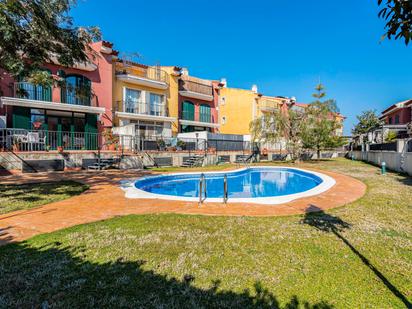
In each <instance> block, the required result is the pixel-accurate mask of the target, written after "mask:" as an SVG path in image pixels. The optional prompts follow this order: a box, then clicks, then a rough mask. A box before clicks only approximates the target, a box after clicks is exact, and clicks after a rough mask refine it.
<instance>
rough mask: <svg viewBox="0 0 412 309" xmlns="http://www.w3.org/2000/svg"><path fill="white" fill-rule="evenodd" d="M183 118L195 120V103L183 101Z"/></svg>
mask: <svg viewBox="0 0 412 309" xmlns="http://www.w3.org/2000/svg"><path fill="white" fill-rule="evenodd" d="M182 119H184V120H192V121H193V120H195V105H194V104H193V103H192V102H190V101H183V105H182Z"/></svg>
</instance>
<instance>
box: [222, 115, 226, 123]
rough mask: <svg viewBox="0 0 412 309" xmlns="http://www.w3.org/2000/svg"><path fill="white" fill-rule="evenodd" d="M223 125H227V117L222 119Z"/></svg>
mask: <svg viewBox="0 0 412 309" xmlns="http://www.w3.org/2000/svg"><path fill="white" fill-rule="evenodd" d="M222 124H226V116H223V117H222Z"/></svg>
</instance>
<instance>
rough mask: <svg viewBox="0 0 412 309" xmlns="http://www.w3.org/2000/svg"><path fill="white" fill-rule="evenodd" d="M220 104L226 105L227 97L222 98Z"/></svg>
mask: <svg viewBox="0 0 412 309" xmlns="http://www.w3.org/2000/svg"><path fill="white" fill-rule="evenodd" d="M220 102H221V103H222V105H225V103H226V97H221V98H220Z"/></svg>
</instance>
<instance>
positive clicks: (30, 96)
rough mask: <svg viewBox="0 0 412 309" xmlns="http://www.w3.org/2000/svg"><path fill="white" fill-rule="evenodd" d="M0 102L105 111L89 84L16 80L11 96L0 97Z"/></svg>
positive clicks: (41, 107)
mask: <svg viewBox="0 0 412 309" xmlns="http://www.w3.org/2000/svg"><path fill="white" fill-rule="evenodd" d="M1 103H2V104H3V105H8V106H21V107H30V108H39V109H53V110H61V111H71V112H87V113H94V114H102V113H104V111H105V109H104V108H103V107H99V101H98V97H97V96H95V95H94V94H93V92H92V90H91V88H90V85H87V86H86V85H84V86H72V85H70V84H67V85H62V86H60V87H51V86H42V85H35V84H32V83H29V82H16V83H13V84H12V96H10V97H7V96H4V97H1Z"/></svg>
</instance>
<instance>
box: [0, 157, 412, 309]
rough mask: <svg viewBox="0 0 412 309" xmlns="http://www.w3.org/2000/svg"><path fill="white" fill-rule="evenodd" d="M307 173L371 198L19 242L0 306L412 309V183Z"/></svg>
mask: <svg viewBox="0 0 412 309" xmlns="http://www.w3.org/2000/svg"><path fill="white" fill-rule="evenodd" d="M301 166H302V167H314V168H323V169H327V170H332V171H337V172H341V173H344V174H347V175H351V176H354V177H356V178H359V179H361V180H362V181H364V182H365V183H366V184H367V185H368V190H367V193H366V195H365V196H364V197H363V198H361V199H359V200H358V201H356V202H354V203H352V204H350V205H347V206H345V207H341V208H338V209H334V210H331V211H328V212H327V213H317V214H308V215H304V216H303V215H302V216H290V217H274V218H252V217H210V216H189V215H142V216H126V217H119V218H115V219H111V220H107V221H102V222H97V223H92V224H86V225H80V226H76V227H72V228H69V229H65V230H61V231H58V232H54V233H51V234H43V235H39V236H36V237H34V238H32V239H29V240H27V241H25V242H23V243H18V244H10V245H7V246H4V247H1V248H0V273H1V274H2V275H1V276H0V307H22V308H32V307H38V306H42V305H43V306H53V308H69V307H76V308H79V307H99V308H109V307H110V308H112V307H129V308H130V307H141V308H210V307H213V308H220V307H226V308H228V307H230V308H255V307H258V308H323V309H326V308H332V307H335V308H404V307H405V306H411V304H410V303H411V301H412V276H411V273H412V224H411V222H412V181H411V178H408V177H406V176H404V175H399V174H394V173H388V174H387V175H386V176H381V175H379V169H378V168H376V167H374V166H371V165H368V164H365V163H362V162H352V161H349V160H343V159H338V160H331V161H321V162H314V163H305V164H302V165H301ZM227 207H230V205H229V206H227Z"/></svg>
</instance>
